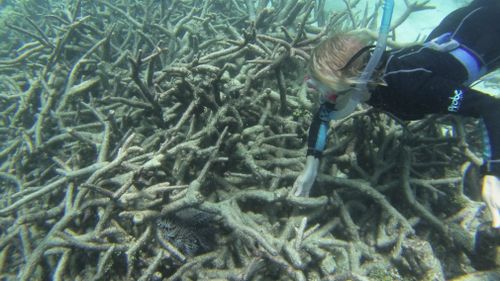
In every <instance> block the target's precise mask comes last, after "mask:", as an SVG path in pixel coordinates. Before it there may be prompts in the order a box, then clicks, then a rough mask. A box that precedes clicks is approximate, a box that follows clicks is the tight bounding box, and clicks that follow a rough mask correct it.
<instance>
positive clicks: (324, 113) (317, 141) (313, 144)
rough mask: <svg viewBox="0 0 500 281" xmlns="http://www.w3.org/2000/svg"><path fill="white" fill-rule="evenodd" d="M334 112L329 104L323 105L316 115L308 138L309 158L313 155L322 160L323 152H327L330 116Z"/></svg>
mask: <svg viewBox="0 0 500 281" xmlns="http://www.w3.org/2000/svg"><path fill="white" fill-rule="evenodd" d="M332 110H333V107H332V106H329V104H321V106H320V107H319V109H318V111H317V112H316V114H314V117H313V121H312V123H311V126H309V134H308V137H307V156H309V155H312V156H314V157H316V158H320V157H321V155H322V153H323V150H325V146H326V140H327V134H328V127H329V121H330V119H329V117H328V116H329V115H330V114H329V113H330V112H331V111H332Z"/></svg>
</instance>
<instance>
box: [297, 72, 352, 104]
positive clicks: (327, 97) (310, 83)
mask: <svg viewBox="0 0 500 281" xmlns="http://www.w3.org/2000/svg"><path fill="white" fill-rule="evenodd" d="M304 80H305V82H306V85H307V87H308V88H309V89H310V90H313V91H316V92H318V93H319V94H320V98H321V101H327V102H330V103H336V101H337V98H338V97H339V96H342V95H345V94H347V93H348V92H349V91H350V90H351V89H352V88H350V87H349V88H347V89H344V90H339V91H336V90H333V89H331V88H330V87H328V86H326V85H325V84H323V83H322V82H321V81H318V80H316V79H314V78H311V77H308V76H306V77H304Z"/></svg>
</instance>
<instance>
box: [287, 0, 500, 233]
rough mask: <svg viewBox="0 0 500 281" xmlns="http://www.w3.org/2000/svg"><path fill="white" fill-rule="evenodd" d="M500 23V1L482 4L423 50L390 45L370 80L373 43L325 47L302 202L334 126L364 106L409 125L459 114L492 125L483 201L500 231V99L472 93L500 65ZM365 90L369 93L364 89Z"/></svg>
mask: <svg viewBox="0 0 500 281" xmlns="http://www.w3.org/2000/svg"><path fill="white" fill-rule="evenodd" d="M499 18H500V1H497V0H475V1H473V2H472V3H471V4H470V5H468V6H466V7H463V8H460V9H458V10H455V11H454V12H452V13H451V14H449V15H448V16H446V17H445V18H444V19H443V21H442V22H441V23H440V24H439V26H438V27H436V28H435V29H434V30H433V31H432V32H431V34H430V35H429V36H428V39H427V40H426V42H425V43H424V44H423V45H417V46H412V47H408V48H402V49H394V50H391V51H385V44H384V53H383V55H382V58H381V59H380V60H379V61H377V66H376V69H375V71H374V72H373V73H375V74H373V75H371V78H370V77H369V81H363V80H361V81H360V79H359V77H360V73H362V71H363V68H364V67H365V65H367V64H368V65H369V64H370V62H371V59H370V50H371V49H372V48H371V47H370V46H367V44H368V42H369V40H368V39H367V38H365V36H363V35H361V34H360V33H345V34H338V35H335V36H333V37H331V38H328V39H326V40H324V41H323V42H321V43H320V44H319V45H318V46H317V47H316V48H315V49H314V51H313V54H312V56H311V62H310V67H309V70H310V74H311V78H309V79H308V80H307V84H308V86H309V87H310V88H313V89H315V90H316V91H317V92H318V93H319V94H320V95H321V105H320V108H319V110H318V111H317V113H316V114H315V115H314V117H313V121H312V124H311V125H310V128H309V136H308V151H307V158H306V166H305V168H304V171H303V172H302V173H301V175H300V176H299V177H298V178H297V180H296V181H295V183H294V192H295V195H297V196H308V195H309V192H310V189H311V187H312V185H313V183H314V180H315V178H316V174H317V170H318V167H319V160H320V158H321V154H322V152H323V150H324V147H325V143H326V136H327V130H328V122H329V121H330V120H333V119H340V118H343V117H344V116H346V115H348V114H350V113H352V111H353V110H354V108H355V105H356V104H357V103H358V102H366V103H368V104H369V105H371V106H373V107H375V108H379V109H381V110H384V111H386V112H389V113H391V114H393V115H395V116H396V117H399V118H400V119H403V120H416V119H420V118H423V117H424V116H425V115H426V114H458V115H461V116H470V117H476V118H481V119H482V122H483V123H484V125H485V128H486V132H487V138H486V140H487V143H486V146H487V149H486V151H485V153H484V154H485V155H484V156H485V159H486V160H485V163H484V165H483V167H482V168H483V169H482V170H483V172H484V174H483V178H482V197H483V200H484V202H485V203H486V205H487V207H488V209H489V210H490V212H491V214H492V219H493V222H492V224H493V227H496V228H499V227H500V181H499V178H500V123H499V122H500V99H498V98H495V97H493V96H490V95H487V94H484V93H481V92H478V91H476V90H474V89H472V88H470V85H471V83H472V82H474V81H476V80H477V79H479V78H480V77H481V76H483V75H484V74H487V73H489V72H491V71H493V70H495V69H496V68H498V66H499V64H500V48H499V47H498V46H499V44H500V23H499V22H498V19H499ZM387 26H388V24H387ZM386 35H387V34H386ZM379 40H380V39H379ZM375 52H376V51H374V52H373V53H372V55H371V57H373V56H374V53H375ZM369 59H370V60H369ZM367 61H368V63H367ZM361 77H362V75H361ZM363 83H364V84H365V85H364V87H359V84H363ZM360 89H361V90H362V91H360Z"/></svg>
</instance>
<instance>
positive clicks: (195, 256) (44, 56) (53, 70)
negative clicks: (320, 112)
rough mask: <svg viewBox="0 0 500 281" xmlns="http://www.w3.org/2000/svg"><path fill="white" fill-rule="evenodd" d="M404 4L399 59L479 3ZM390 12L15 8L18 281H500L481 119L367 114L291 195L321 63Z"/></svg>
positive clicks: (9, 69) (7, 126) (187, 6)
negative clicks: (482, 176) (450, 16)
mask: <svg viewBox="0 0 500 281" xmlns="http://www.w3.org/2000/svg"><path fill="white" fill-rule="evenodd" d="M395 2H396V12H395V16H394V22H396V21H398V22H401V25H400V26H398V27H396V29H395V30H394V31H393V32H392V34H391V38H390V39H391V40H390V42H389V47H390V48H395V47H398V46H406V45H408V44H418V43H419V42H422V41H423V39H424V38H425V36H426V34H428V33H429V32H430V30H431V29H432V28H433V27H434V26H435V25H437V24H438V23H439V21H440V19H441V18H442V17H444V16H445V15H446V14H447V13H449V12H450V11H452V10H453V9H455V8H457V7H460V6H463V5H466V4H467V3H469V2H470V1H451V0H449V1H445V0H440V1H437V0H433V1H415V0H407V1H406V0H405V1H403V0H396V1H395ZM381 5H382V2H381V1H361V0H343V1H340V0H338V1H337V0H335V1H324V0H298V1H289V0H274V1H273V0H258V1H256V0H206V1H200V0H171V1H165V0H143V1H140V0H96V1H90V0H71V1H70V0H63V1H55V0H19V1H8V0H4V1H0V24H1V26H2V28H1V29H0V39H1V40H0V280H143V281H145V280H384V281H388V280H500V273H499V266H500V257H499V253H500V248H499V247H498V246H497V245H500V243H499V241H498V238H495V237H494V236H493V235H491V233H489V232H488V231H487V230H488V228H487V226H488V221H489V220H490V218H489V217H488V214H487V213H486V212H485V211H484V204H483V203H482V202H481V201H480V196H479V194H478V192H479V189H480V188H479V171H478V168H477V166H478V164H480V163H482V159H481V150H482V137H481V128H480V126H478V123H477V120H474V119H466V118H457V117H456V116H428V117H426V118H425V119H423V120H419V121H412V122H401V121H400V120H397V119H394V118H393V117H391V116H388V115H386V114H384V113H382V112H379V111H376V110H373V109H371V108H369V107H363V108H362V109H360V110H359V111H358V112H355V113H354V114H352V115H351V116H349V117H348V118H345V119H343V120H339V121H334V122H332V123H331V128H332V130H330V135H329V144H328V146H327V150H326V151H325V153H324V156H323V158H322V164H321V167H320V175H319V178H318V180H317V182H316V183H315V188H314V193H313V194H312V195H311V197H296V196H294V195H293V194H292V192H291V189H292V185H293V182H294V180H295V179H296V177H297V176H298V175H299V173H300V172H301V170H302V168H303V165H304V162H305V153H306V149H307V147H306V146H307V144H306V136H307V129H308V126H309V124H310V122H311V118H312V112H313V111H314V110H315V108H316V107H317V105H318V99H317V97H315V96H314V95H312V94H311V93H309V92H308V91H306V86H305V85H304V84H305V83H304V75H306V74H307V71H306V69H307V63H308V60H309V55H310V51H311V50H312V48H313V47H314V46H315V45H316V44H317V43H318V42H320V41H321V39H322V38H325V37H326V36H328V35H331V34H334V33H336V32H342V31H347V30H354V29H362V28H368V29H370V30H373V31H374V36H375V37H374V39H375V38H376V30H377V25H378V22H379V18H380V14H381V9H380V7H381ZM482 80H483V81H482V82H481V83H479V87H482V89H484V90H485V91H486V92H489V93H491V94H495V93H498V90H499V88H498V85H499V83H498V81H499V80H498V75H497V74H492V75H489V76H488V77H485V78H483V79H482ZM495 239H497V240H495Z"/></svg>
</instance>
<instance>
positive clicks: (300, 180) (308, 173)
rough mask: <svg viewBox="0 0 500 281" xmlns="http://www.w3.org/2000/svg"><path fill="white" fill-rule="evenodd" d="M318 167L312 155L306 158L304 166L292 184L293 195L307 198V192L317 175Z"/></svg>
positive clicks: (316, 160)
mask: <svg viewBox="0 0 500 281" xmlns="http://www.w3.org/2000/svg"><path fill="white" fill-rule="evenodd" d="M318 167H319V159H318V158H316V157H314V156H312V155H309V156H307V158H306V166H305V167H304V170H303V171H302V174H300V175H299V176H298V177H297V179H296V180H295V183H294V184H293V193H294V195H295V196H304V197H307V196H309V192H310V191H311V188H312V185H313V184H314V180H315V179H316V175H317V174H318Z"/></svg>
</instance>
